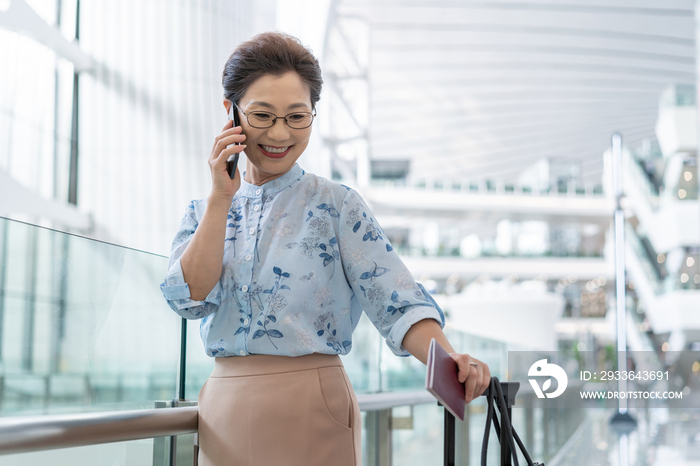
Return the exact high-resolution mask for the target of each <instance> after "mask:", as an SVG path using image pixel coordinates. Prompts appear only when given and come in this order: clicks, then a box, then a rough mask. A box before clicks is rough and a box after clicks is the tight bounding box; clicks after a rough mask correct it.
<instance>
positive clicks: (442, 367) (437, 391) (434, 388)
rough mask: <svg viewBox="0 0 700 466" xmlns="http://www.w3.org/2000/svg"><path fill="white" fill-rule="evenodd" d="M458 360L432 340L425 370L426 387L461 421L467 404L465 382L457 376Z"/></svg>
mask: <svg viewBox="0 0 700 466" xmlns="http://www.w3.org/2000/svg"><path fill="white" fill-rule="evenodd" d="M458 371H459V369H458V367H457V361H455V360H454V359H452V357H451V356H450V354H449V353H448V352H447V351H445V349H444V348H443V347H442V346H440V345H439V344H438V342H437V341H435V338H432V339H431V340H430V348H429V349H428V363H427V370H426V372H425V389H426V390H428V391H429V392H430V393H432V395H433V396H434V397H435V398H437V400H438V401H439V402H440V403H441V404H442V405H443V406H444V407H445V409H446V410H448V411H449V412H451V413H452V414H453V415H454V416H455V417H457V418H459V420H460V421H463V420H464V408H465V406H466V403H465V397H466V394H465V392H464V384H463V383H460V382H459V379H458V378H457V372H458Z"/></svg>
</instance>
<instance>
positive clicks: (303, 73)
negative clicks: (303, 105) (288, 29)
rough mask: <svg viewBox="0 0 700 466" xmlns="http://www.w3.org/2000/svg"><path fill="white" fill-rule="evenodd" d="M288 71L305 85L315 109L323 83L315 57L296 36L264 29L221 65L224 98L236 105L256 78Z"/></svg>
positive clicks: (240, 46)
mask: <svg viewBox="0 0 700 466" xmlns="http://www.w3.org/2000/svg"><path fill="white" fill-rule="evenodd" d="M288 71H294V72H296V73H297V74H298V75H299V77H300V78H301V80H302V81H304V82H305V83H306V84H307V85H308V86H309V91H310V94H311V106H312V107H313V108H315V107H316V102H318V101H319V99H320V98H321V86H322V85H323V79H322V78H321V67H320V66H319V64H318V60H317V59H316V57H314V55H313V54H312V53H311V51H310V50H309V49H307V48H306V47H304V45H303V44H302V43H301V41H299V39H297V38H296V37H293V36H290V35H289V34H284V33H281V32H264V33H262V34H258V35H256V36H254V37H253V38H252V39H250V40H248V41H246V42H243V43H242V44H240V45H239V46H238V47H236V50H234V51H233V53H232V54H231V56H230V57H229V58H228V60H227V61H226V66H224V72H223V76H222V79H221V81H222V84H223V86H224V97H225V98H227V99H228V100H230V101H231V102H233V103H235V104H238V103H240V102H239V101H240V99H241V98H242V97H243V94H245V92H246V91H247V90H248V88H249V87H250V85H251V84H253V82H255V80H256V79H258V78H259V77H261V76H263V75H266V74H273V75H276V76H279V75H282V74H284V73H286V72H288Z"/></svg>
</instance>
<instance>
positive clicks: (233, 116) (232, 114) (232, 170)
mask: <svg viewBox="0 0 700 466" xmlns="http://www.w3.org/2000/svg"><path fill="white" fill-rule="evenodd" d="M228 119H229V120H233V127H234V128H235V127H236V126H241V122H240V119H239V118H238V112H237V111H236V106H235V105H231V109H230V110H229V111H228ZM238 144H239V143H237V142H236V143H234V144H233V145H236V146H237V145H238ZM228 147H231V146H228ZM239 155H240V154H233V155H230V156H229V158H228V159H227V160H226V171H228V175H229V176H230V177H231V179H233V177H234V176H235V175H236V166H237V165H238V156H239Z"/></svg>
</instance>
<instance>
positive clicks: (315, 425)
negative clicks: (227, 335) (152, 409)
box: [199, 353, 362, 466]
mask: <svg viewBox="0 0 700 466" xmlns="http://www.w3.org/2000/svg"><path fill="white" fill-rule="evenodd" d="M361 433H362V425H361V417H360V407H359V405H358V404H357V398H356V397H355V392H354V391H353V388H352V385H351V384H350V379H348V376H347V374H346V373H345V369H344V368H343V363H342V362H341V360H340V357H339V356H337V355H328V354H318V353H314V354H309V355H306V356H299V357H289V356H272V355H261V354H258V355H249V356H234V357H228V358H216V364H215V366H214V371H213V372H212V373H211V376H210V377H209V379H207V381H206V382H205V383H204V386H203V387H202V390H201V391H200V392H199V466H224V465H226V466H272V465H284V466H295V465H299V466H315V465H319V466H320V465H324V466H327V465H329V464H332V465H334V466H362V448H361Z"/></svg>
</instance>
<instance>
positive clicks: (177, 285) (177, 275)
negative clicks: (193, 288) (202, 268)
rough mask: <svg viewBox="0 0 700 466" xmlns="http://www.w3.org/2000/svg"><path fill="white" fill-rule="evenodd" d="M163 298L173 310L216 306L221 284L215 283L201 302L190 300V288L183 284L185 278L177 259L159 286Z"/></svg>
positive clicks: (219, 299) (218, 300)
mask: <svg viewBox="0 0 700 466" xmlns="http://www.w3.org/2000/svg"><path fill="white" fill-rule="evenodd" d="M160 289H161V291H162V292H163V296H164V297H165V299H167V300H168V301H169V302H170V304H171V306H174V307H175V310H183V309H189V308H191V307H195V306H202V305H204V304H206V303H211V304H214V305H216V306H218V305H219V304H220V301H221V284H220V283H219V282H216V285H214V288H212V290H211V291H210V292H209V294H208V295H207V297H206V298H204V300H203V301H195V300H193V299H190V296H191V294H190V287H189V285H187V283H185V276H184V275H183V273H182V266H180V259H179V258H178V259H177V260H176V261H175V262H173V265H172V266H171V267H170V270H168V274H167V275H166V276H165V280H164V281H163V283H161V285H160Z"/></svg>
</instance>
